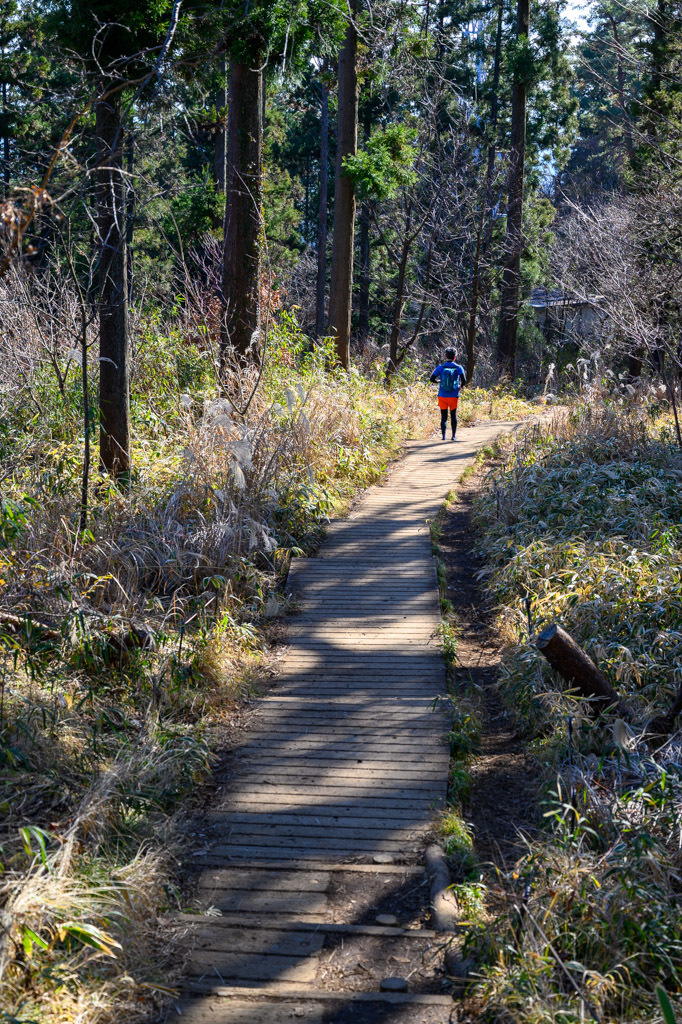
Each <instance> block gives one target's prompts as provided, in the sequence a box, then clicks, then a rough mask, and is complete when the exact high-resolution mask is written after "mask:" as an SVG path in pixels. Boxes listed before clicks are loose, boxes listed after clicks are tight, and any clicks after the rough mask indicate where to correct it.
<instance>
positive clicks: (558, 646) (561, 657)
mask: <svg viewBox="0 0 682 1024" xmlns="http://www.w3.org/2000/svg"><path fill="white" fill-rule="evenodd" d="M535 646H536V647H537V649H538V650H539V651H540V653H541V654H542V655H544V657H545V658H546V659H547V661H548V662H549V663H550V665H551V666H552V668H553V669H556V671H557V672H558V673H559V675H560V676H561V678H562V679H563V680H564V681H565V682H566V683H567V684H568V688H569V689H570V690H573V691H575V692H576V693H577V694H578V695H579V696H580V697H583V698H584V699H585V700H588V701H590V705H591V707H593V708H594V709H595V711H598V712H601V711H606V710H607V709H609V708H610V709H612V710H614V711H617V712H618V714H619V715H621V716H622V717H623V718H629V717H630V712H629V709H628V708H627V706H626V705H625V704H624V703H623V701H622V700H621V699H620V697H619V696H618V694H617V693H616V691H615V690H614V689H613V687H612V686H611V684H610V683H609V681H608V680H607V678H606V676H605V675H604V674H603V673H602V672H600V671H599V669H598V668H597V666H596V665H595V663H594V662H593V661H592V659H591V658H590V657H589V655H587V654H585V651H583V649H582V647H580V646H579V645H578V644H577V643H576V642H575V640H574V639H573V638H572V637H571V636H569V634H568V633H567V632H566V630H565V629H562V628H561V626H557V625H556V623H553V624H552V625H551V626H548V627H547V629H543V631H542V633H540V634H539V635H538V636H537V638H536V640H535Z"/></svg>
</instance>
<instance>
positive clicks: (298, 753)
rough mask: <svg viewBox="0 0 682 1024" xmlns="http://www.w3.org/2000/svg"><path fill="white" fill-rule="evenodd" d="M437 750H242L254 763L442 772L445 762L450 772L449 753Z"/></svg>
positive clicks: (279, 746) (299, 746) (276, 746)
mask: <svg viewBox="0 0 682 1024" xmlns="http://www.w3.org/2000/svg"><path fill="white" fill-rule="evenodd" d="M433 747H434V749H433V750H430V751H429V753H428V755H427V754H425V753H421V752H420V750H419V748H418V747H404V746H398V745H397V744H396V747H395V750H390V751H389V750H386V749H385V748H384V749H379V750H377V749H376V747H372V746H370V745H369V744H364V743H363V744H360V743H356V744H349V745H348V746H347V747H345V746H344V745H343V744H342V743H335V744H334V745H333V746H332V745H331V744H328V745H327V746H326V747H325V746H323V745H322V744H314V743H307V744H306V743H288V744H284V743H273V744H271V745H270V747H269V749H268V745H267V744H266V743H262V744H261V743H252V744H250V745H249V746H247V747H244V748H243V749H242V751H240V755H243V756H247V757H248V758H249V761H250V762H251V763H252V764H265V763H268V764H272V763H273V758H274V760H275V763H278V764H279V763H280V762H286V761H287V760H291V759H292V758H295V759H296V760H300V759H301V757H305V760H306V763H310V764H319V763H320V762H321V761H325V762H331V763H333V764H336V763H339V762H343V763H344V764H363V765H368V764H372V765H379V766H384V765H386V766H395V765H401V766H405V767H406V768H407V767H408V766H409V768H410V769H412V768H413V766H414V765H418V766H420V767H428V768H429V769H431V770H434V771H441V770H442V767H443V763H445V766H446V769H447V764H448V760H449V758H448V753H447V751H443V750H439V747H438V745H437V744H436V743H434V745H433Z"/></svg>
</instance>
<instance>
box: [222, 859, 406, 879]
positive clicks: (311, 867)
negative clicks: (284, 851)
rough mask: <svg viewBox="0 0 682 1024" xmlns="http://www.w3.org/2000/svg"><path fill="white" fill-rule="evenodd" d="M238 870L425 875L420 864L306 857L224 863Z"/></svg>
mask: <svg viewBox="0 0 682 1024" xmlns="http://www.w3.org/2000/svg"><path fill="white" fill-rule="evenodd" d="M225 866H226V867H229V868H232V867H234V868H235V870H239V871H252V870H267V871H286V872H291V871H350V872H360V873H361V874H364V873H365V872H369V873H370V874H375V875H410V876H411V875H425V871H426V869H425V867H424V865H423V863H422V864H419V865H415V864H375V863H371V864H356V863H354V862H352V861H351V862H346V863H345V864H340V863H339V862H338V861H331V860H323V859H321V858H317V859H315V858H310V857H306V858H304V859H302V860H300V861H297V860H296V859H295V858H294V859H289V860H288V861H287V863H286V864H285V863H281V864H278V863H277V862H276V861H272V860H271V859H270V860H259V859H258V858H257V857H254V859H253V861H252V862H251V863H250V864H240V865H231V864H230V865H225Z"/></svg>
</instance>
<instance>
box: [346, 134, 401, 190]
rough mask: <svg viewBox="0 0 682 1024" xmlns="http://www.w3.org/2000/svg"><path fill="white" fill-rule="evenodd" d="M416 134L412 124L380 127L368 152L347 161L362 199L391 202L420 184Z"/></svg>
mask: <svg viewBox="0 0 682 1024" xmlns="http://www.w3.org/2000/svg"><path fill="white" fill-rule="evenodd" d="M414 135H415V133H414V129H413V128H412V127H411V126H410V125H409V124H394V125H389V126H388V127H386V128H376V129H375V130H374V131H373V132H372V134H371V136H370V137H369V139H368V140H367V142H366V144H365V147H364V149H361V150H360V152H359V153H358V154H357V155H356V156H348V157H346V158H345V160H344V164H343V166H344V170H345V172H346V174H348V175H349V177H350V178H352V180H353V184H354V185H355V190H356V195H357V196H358V198H359V199H376V200H379V201H380V200H384V199H391V198H393V197H394V196H395V195H396V194H397V192H398V191H399V189H401V188H406V187H408V186H410V185H413V184H414V183H415V182H416V180H417V174H416V172H415V170H414V161H415V156H416V148H415V145H414Z"/></svg>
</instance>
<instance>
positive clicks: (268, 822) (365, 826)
mask: <svg viewBox="0 0 682 1024" xmlns="http://www.w3.org/2000/svg"><path fill="white" fill-rule="evenodd" d="M247 818H248V820H247V821H244V822H241V821H236V820H235V819H234V818H231V819H230V818H229V817H227V818H226V819H224V823H225V825H226V826H227V828H228V830H229V836H230V842H233V841H235V840H239V841H241V840H242V839H243V837H244V836H262V837H263V838H262V839H259V840H258V842H259V843H260V844H263V843H267V844H268V845H270V844H271V843H272V844H273V845H276V844H277V843H278V842H280V841H281V840H287V841H288V840H290V839H291V838H295V839H300V840H301V842H302V843H303V845H306V844H308V843H309V842H311V841H312V840H315V842H317V841H318V840H325V841H327V840H329V842H331V843H332V845H336V844H337V842H338V841H339V840H341V841H343V842H344V843H346V842H352V841H354V840H358V841H360V842H363V843H365V842H368V843H370V844H371V841H372V840H374V839H378V840H379V841H384V840H387V841H390V842H394V843H399V842H401V841H403V840H407V841H409V840H411V839H413V838H415V837H416V836H418V834H419V833H420V832H422V833H423V832H425V831H428V829H429V827H430V828H431V829H432V828H433V826H429V825H428V823H427V825H426V826H424V825H419V824H416V825H413V824H409V825H405V823H404V822H397V821H395V822H387V823H386V825H379V826H377V827H374V826H373V825H371V824H370V821H371V820H372V819H370V818H366V819H360V824H359V825H346V824H345V822H343V821H336V822H334V821H332V822H331V823H330V824H328V825H326V824H325V825H322V824H318V823H317V822H310V821H308V822H304V823H303V824H300V823H299V824H296V823H295V822H294V823H292V824H283V823H281V822H275V821H272V816H271V815H269V814H261V815H260V816H259V815H255V814H254V815H248V816H247ZM275 825H277V828H276V829H275V828H274V827H273V826H275Z"/></svg>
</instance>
